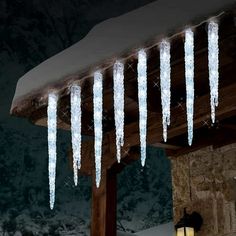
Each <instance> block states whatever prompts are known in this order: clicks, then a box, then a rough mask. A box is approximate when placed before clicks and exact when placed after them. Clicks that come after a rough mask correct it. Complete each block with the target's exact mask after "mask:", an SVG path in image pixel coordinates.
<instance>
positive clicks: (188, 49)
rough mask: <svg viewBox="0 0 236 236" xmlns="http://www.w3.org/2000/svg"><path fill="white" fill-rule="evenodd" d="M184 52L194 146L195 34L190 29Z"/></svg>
mask: <svg viewBox="0 0 236 236" xmlns="http://www.w3.org/2000/svg"><path fill="white" fill-rule="evenodd" d="M184 52H185V58H184V59H185V83H186V110H187V122H188V144H189V145H192V140H193V111H194V79H193V78H194V33H193V31H192V30H191V29H190V28H189V29H187V30H186V31H185V43H184Z"/></svg>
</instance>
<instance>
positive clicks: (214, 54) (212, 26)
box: [208, 21, 219, 123]
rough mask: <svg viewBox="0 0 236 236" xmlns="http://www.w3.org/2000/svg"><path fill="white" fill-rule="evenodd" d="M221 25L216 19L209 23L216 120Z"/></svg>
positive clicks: (213, 114)
mask: <svg viewBox="0 0 236 236" xmlns="http://www.w3.org/2000/svg"><path fill="white" fill-rule="evenodd" d="M218 31H219V26H218V23H217V22H215V21H211V22H209V24H208V67H209V83H210V93H211V120H212V122H213V123H214V122H215V108H216V107H217V106H218V87H219V45H218V40H219V33H218Z"/></svg>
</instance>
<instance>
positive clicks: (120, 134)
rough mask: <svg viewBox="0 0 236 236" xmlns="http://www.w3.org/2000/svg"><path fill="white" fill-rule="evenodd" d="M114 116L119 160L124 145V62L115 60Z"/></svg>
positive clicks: (118, 159)
mask: <svg viewBox="0 0 236 236" xmlns="http://www.w3.org/2000/svg"><path fill="white" fill-rule="evenodd" d="M113 81H114V117H115V127H116V152H117V154H116V156H117V161H118V162H120V158H121V147H122V146H123V145H124V64H123V63H121V62H120V61H116V63H115V64H114V67H113Z"/></svg>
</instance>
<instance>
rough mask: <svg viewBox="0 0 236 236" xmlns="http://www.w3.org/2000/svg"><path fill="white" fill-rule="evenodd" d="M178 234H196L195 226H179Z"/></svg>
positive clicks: (178, 235)
mask: <svg viewBox="0 0 236 236" xmlns="http://www.w3.org/2000/svg"><path fill="white" fill-rule="evenodd" d="M176 236H194V228H192V227H181V228H178V229H177V234H176Z"/></svg>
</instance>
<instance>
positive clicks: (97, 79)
mask: <svg viewBox="0 0 236 236" xmlns="http://www.w3.org/2000/svg"><path fill="white" fill-rule="evenodd" d="M102 90H103V87H102V74H101V72H100V71H96V72H95V73H94V85H93V109H94V113H93V119H94V135H95V142H94V151H95V167H96V186H97V188H98V187H99V186H100V181H101V158H102V112H103V107H102V105H103V97H102V96H103V94H102Z"/></svg>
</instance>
